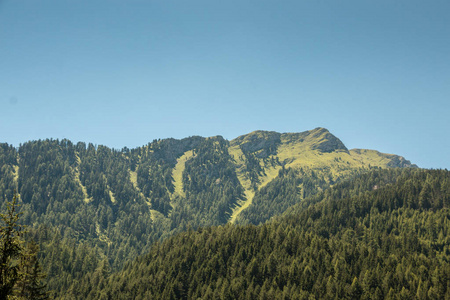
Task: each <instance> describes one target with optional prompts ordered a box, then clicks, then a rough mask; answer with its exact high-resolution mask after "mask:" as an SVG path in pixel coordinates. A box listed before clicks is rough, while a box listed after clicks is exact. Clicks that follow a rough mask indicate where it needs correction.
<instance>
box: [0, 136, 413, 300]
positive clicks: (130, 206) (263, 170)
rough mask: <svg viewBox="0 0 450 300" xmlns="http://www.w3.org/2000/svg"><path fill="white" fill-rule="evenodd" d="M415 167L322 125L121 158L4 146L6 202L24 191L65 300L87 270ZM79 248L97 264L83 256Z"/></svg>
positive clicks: (34, 232)
mask: <svg viewBox="0 0 450 300" xmlns="http://www.w3.org/2000/svg"><path fill="white" fill-rule="evenodd" d="M412 166H413V165H411V164H410V163H409V162H408V161H406V160H404V159H403V158H402V157H399V156H395V155H386V154H382V153H378V152H376V151H369V150H350V151H349V150H347V148H346V147H345V146H344V144H343V143H342V142H341V141H340V140H339V139H338V138H336V137H334V136H333V135H332V134H331V133H329V132H328V131H327V130H326V129H323V128H317V129H315V130H311V131H306V132H302V133H283V134H281V133H276V132H267V131H257V132H253V133H250V134H247V135H243V136H241V137H238V138H236V139H234V140H232V141H227V140H225V139H223V138H222V137H220V136H217V137H211V138H203V137H196V136H194V137H189V138H185V139H181V140H176V139H165V140H154V141H153V142H151V143H148V144H147V145H145V146H142V147H138V148H135V149H128V148H124V149H122V150H116V149H110V148H108V147H106V146H101V145H100V146H94V145H93V144H85V143H82V142H79V143H77V144H73V143H72V142H71V141H69V140H61V141H59V140H39V141H31V142H27V143H24V144H22V145H21V146H20V147H19V148H14V147H12V146H10V145H7V144H0V205H1V206H2V208H4V207H5V203H6V201H7V200H9V199H12V195H13V192H14V190H17V191H18V193H19V195H20V201H21V205H22V206H21V207H22V212H23V217H22V220H23V222H24V224H25V225H28V226H29V229H30V234H31V236H33V238H34V239H36V240H38V241H39V243H40V246H41V249H42V254H41V259H43V260H44V261H45V262H46V264H45V265H44V266H45V271H46V272H47V273H48V274H49V280H48V282H49V287H50V288H51V289H53V290H54V291H55V295H61V294H62V293H64V291H66V290H67V289H68V288H70V287H71V286H72V284H73V283H74V282H78V281H80V280H82V278H83V276H84V275H83V274H84V273H86V272H90V271H95V270H97V269H99V268H105V269H108V268H111V270H118V269H120V268H121V267H122V266H123V265H124V264H125V263H126V262H127V261H129V260H131V259H133V258H135V257H136V256H138V255H141V254H143V253H145V252H147V251H148V249H150V248H151V247H152V245H153V244H154V243H155V241H158V240H163V239H166V238H167V237H170V236H172V235H174V234H177V233H180V232H182V231H185V230H188V229H189V228H193V229H196V228H198V227H199V226H203V227H206V226H211V225H224V224H226V223H228V222H234V223H238V224H248V223H252V224H260V223H263V222H265V221H267V220H269V219H270V218H272V217H273V216H277V215H280V214H282V213H283V212H285V211H286V210H287V209H289V208H290V207H291V206H293V205H295V204H297V203H301V202H302V200H303V199H305V198H308V197H310V196H313V195H315V194H317V193H319V192H320V191H322V190H324V189H327V188H328V187H329V186H331V185H334V184H336V183H337V182H340V181H342V180H344V179H346V178H351V177H355V176H357V175H359V174H363V173H365V172H367V171H369V170H370V169H373V168H375V167H382V168H390V167H412ZM78 247H82V248H80V249H83V253H85V255H84V257H86V260H89V261H85V259H84V258H83V256H78V255H75V254H73V251H74V250H73V249H78ZM80 251H81V250H80ZM71 253H72V254H71ZM88 257H89V259H88ZM61 260H64V261H65V262H64V263H62V262H61ZM74 266H76V267H74Z"/></svg>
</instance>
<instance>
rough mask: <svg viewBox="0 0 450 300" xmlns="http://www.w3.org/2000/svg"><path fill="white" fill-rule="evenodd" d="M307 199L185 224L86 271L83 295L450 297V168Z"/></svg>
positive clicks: (375, 179) (382, 178) (348, 184)
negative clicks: (276, 210)
mask: <svg viewBox="0 0 450 300" xmlns="http://www.w3.org/2000/svg"><path fill="white" fill-rule="evenodd" d="M375 187H376V188H375ZM306 202H307V203H309V204H310V205H309V206H306V207H305V206H301V205H297V206H298V207H297V208H295V209H294V210H293V211H291V212H289V213H287V214H286V215H285V216H282V217H279V218H278V219H277V220H274V221H272V222H268V223H265V224H262V225H260V226H253V225H247V226H230V225H227V226H219V227H213V228H204V229H199V230H198V231H188V232H185V233H181V234H179V235H177V236H175V237H172V238H170V239H168V240H166V241H164V242H162V243H160V244H157V245H155V246H154V247H152V249H151V250H150V252H149V253H148V254H147V255H145V256H143V257H140V258H139V259H137V260H136V261H134V262H133V263H132V264H129V265H127V266H126V267H125V268H124V270H122V271H121V272H119V273H117V274H112V275H111V276H110V277H109V279H108V281H107V282H108V283H107V284H105V285H104V286H103V287H100V288H97V287H95V286H92V285H89V282H90V281H89V280H86V281H85V282H84V283H83V284H87V285H88V286H90V288H89V289H87V290H89V294H86V295H83V297H88V299H89V298H93V299H94V298H97V297H100V296H104V297H108V296H111V295H114V297H115V298H117V299H140V298H142V299H145V298H164V299H198V298H201V299H215V298H220V299H282V298H284V299H311V297H314V298H315V299H336V298H337V299H360V298H361V299H397V298H401V299H447V298H448V297H450V285H449V282H450V281H449V280H450V262H449V259H450V238H449V237H448V236H449V235H448V233H449V232H450V212H449V209H448V207H449V205H450V172H448V171H440V170H431V171H426V170H418V169H415V170H414V169H409V170H403V171H400V170H376V171H372V172H370V173H366V174H365V175H362V176H360V177H359V178H358V179H357V180H352V181H345V182H342V183H341V184H338V185H336V186H335V187H333V188H331V189H328V190H327V191H324V192H322V193H319V194H318V195H317V196H315V199H311V200H310V199H309V198H308V199H307V200H306Z"/></svg>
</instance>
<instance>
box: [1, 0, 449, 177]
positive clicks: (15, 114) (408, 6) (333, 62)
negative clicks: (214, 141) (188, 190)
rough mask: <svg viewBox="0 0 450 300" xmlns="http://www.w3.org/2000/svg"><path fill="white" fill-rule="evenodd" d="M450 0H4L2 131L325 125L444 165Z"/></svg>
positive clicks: (192, 131) (166, 132) (101, 140)
mask: <svg viewBox="0 0 450 300" xmlns="http://www.w3.org/2000/svg"><path fill="white" fill-rule="evenodd" d="M449 13H450V1H448V0H445V1H414V0H407V1H404V0H396V1H392V0H388V1H382V0H377V1H361V0H355V1H345V0H344V1H335V0H330V1H298V0H296V1H275V0H273V1H265V0H252V1H245V0H239V1H235V0H227V1H211V0H205V1H197V0H190V1H184V0H178V1H173V0H158V1H156V0H155V1H152V0H147V1H132V0H128V1H123V0H120V1H119V0H103V1H98V0H89V1H87V0H71V1H69V0H53V1H48V0H39V1H34V0H9V1H8V0H0V142H7V143H9V144H13V145H15V146H18V145H19V144H20V143H23V142H26V141H28V140H35V139H44V138H68V139H70V140H72V141H73V142H77V141H85V142H93V143H95V144H103V145H107V146H110V147H114V148H118V149H120V148H122V147H123V146H127V147H129V148H133V147H136V146H141V145H144V144H146V143H148V142H149V141H152V140H153V139H157V138H168V137H174V138H183V137H187V136H191V135H201V136H213V135H222V136H224V137H225V138H227V139H233V138H235V137H237V136H239V135H242V134H245V133H248V132H251V131H253V130H258V129H261V130H274V131H278V132H300V131H305V130H309V129H313V128H315V127H319V126H320V127H326V128H328V129H329V130H330V131H331V132H332V133H333V134H335V135H336V136H337V137H339V138H340V139H341V140H342V141H343V142H344V144H346V146H347V147H349V148H368V149H377V150H379V151H382V152H387V153H395V154H399V155H402V156H405V157H406V158H407V159H409V160H411V161H412V162H413V163H416V164H418V165H419V166H420V167H425V168H447V169H450V155H449V149H450V138H449V129H450V121H449V115H450V18H449Z"/></svg>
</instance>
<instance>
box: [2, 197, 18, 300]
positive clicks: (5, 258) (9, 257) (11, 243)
mask: <svg viewBox="0 0 450 300" xmlns="http://www.w3.org/2000/svg"><path fill="white" fill-rule="evenodd" d="M17 207H18V205H17V196H16V195H14V197H13V200H12V202H11V203H8V204H7V212H6V214H0V218H1V219H2V221H3V223H4V225H3V224H2V226H1V227H0V300H6V299H7V298H8V295H11V294H12V293H13V289H14V286H15V285H16V283H17V282H18V281H19V280H20V279H21V277H22V274H21V271H20V260H21V259H22V251H23V242H22V240H21V236H22V234H23V228H22V227H21V226H20V225H18V220H19V216H20V213H18V212H17V211H16V210H17Z"/></svg>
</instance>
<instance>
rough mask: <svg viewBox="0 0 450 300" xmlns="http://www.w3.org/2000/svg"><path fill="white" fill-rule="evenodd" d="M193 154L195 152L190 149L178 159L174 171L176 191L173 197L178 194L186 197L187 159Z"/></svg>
mask: <svg viewBox="0 0 450 300" xmlns="http://www.w3.org/2000/svg"><path fill="white" fill-rule="evenodd" d="M193 156H194V152H193V151H192V150H189V151H186V152H185V153H184V154H183V155H182V156H181V157H180V158H178V159H177V164H176V166H175V168H174V169H173V171H172V177H173V185H174V187H175V191H174V193H173V194H172V195H171V198H173V197H174V196H177V195H178V196H180V197H183V198H184V197H186V195H185V193H184V190H183V172H184V169H185V166H186V161H188V160H189V159H191V158H192V157H193ZM171 204H172V203H171Z"/></svg>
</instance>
